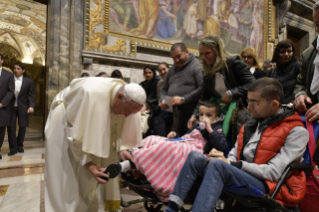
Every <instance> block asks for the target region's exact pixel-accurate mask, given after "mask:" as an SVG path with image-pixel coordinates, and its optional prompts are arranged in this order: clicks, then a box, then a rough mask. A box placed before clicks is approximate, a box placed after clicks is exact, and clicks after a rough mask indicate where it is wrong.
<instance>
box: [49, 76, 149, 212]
mask: <svg viewBox="0 0 319 212" xmlns="http://www.w3.org/2000/svg"><path fill="white" fill-rule="evenodd" d="M145 101H146V94H145V91H144V89H143V88H142V87H140V86H139V85H137V84H125V83H124V82H123V81H122V80H119V79H111V78H98V77H92V78H81V79H75V80H73V81H72V82H71V84H70V86H69V87H67V88H66V89H64V90H63V91H61V92H60V93H59V94H58V95H57V96H56V97H55V99H54V100H53V102H52V105H51V108H50V114H49V117H48V120H47V123H46V126H45V138H46V148H45V160H46V164H45V177H44V178H45V211H46V212H73V211H76V212H95V211H118V210H119V209H120V199H121V198H120V185H119V179H118V178H115V179H110V180H109V181H105V180H103V179H101V178H100V177H108V175H106V174H104V173H103V172H102V171H104V170H105V167H107V166H108V165H109V164H112V163H114V162H117V161H118V156H117V153H118V152H119V151H120V150H121V149H132V148H133V147H138V146H141V143H142V137H141V135H142V133H141V122H140V113H138V111H140V110H141V108H142V106H143V104H144V103H145Z"/></svg>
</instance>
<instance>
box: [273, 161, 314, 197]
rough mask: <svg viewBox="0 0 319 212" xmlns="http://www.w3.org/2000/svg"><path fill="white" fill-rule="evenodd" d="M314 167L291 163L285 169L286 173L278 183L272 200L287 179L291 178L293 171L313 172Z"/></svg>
mask: <svg viewBox="0 0 319 212" xmlns="http://www.w3.org/2000/svg"><path fill="white" fill-rule="evenodd" d="M312 169H313V167H312V166H311V165H309V164H306V163H296V162H294V163H291V164H289V165H288V166H287V168H286V169H285V171H284V172H283V173H282V175H281V177H280V179H279V180H278V183H277V185H276V188H275V190H274V192H273V193H272V195H271V198H274V199H275V198H276V196H277V194H278V192H279V190H280V188H281V186H282V185H283V184H284V183H285V182H286V179H287V177H288V176H289V174H290V172H291V171H293V170H302V171H306V170H312Z"/></svg>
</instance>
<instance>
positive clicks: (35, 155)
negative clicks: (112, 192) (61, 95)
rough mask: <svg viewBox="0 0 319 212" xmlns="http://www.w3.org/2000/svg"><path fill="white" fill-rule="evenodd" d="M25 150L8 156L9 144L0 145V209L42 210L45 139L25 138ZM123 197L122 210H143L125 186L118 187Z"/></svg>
mask: <svg viewBox="0 0 319 212" xmlns="http://www.w3.org/2000/svg"><path fill="white" fill-rule="evenodd" d="M24 150H25V151H24V153H18V154H16V155H14V156H11V157H9V156H8V152H9V148H8V144H7V143H6V142H5V143H4V145H3V146H2V148H1V155H2V160H0V211H1V212H13V211H14V212H29V211H30V212H31V211H32V212H43V211H44V198H43V197H44V191H43V190H44V166H45V154H44V153H45V149H44V142H36V141H32V142H25V147H24ZM121 193H122V199H123V201H124V202H125V203H130V204H128V205H129V207H126V208H124V209H123V211H124V212H145V211H146V210H145V209H144V206H143V199H142V198H141V197H140V196H138V195H137V194H135V193H134V192H133V191H130V190H128V189H127V188H122V189H121Z"/></svg>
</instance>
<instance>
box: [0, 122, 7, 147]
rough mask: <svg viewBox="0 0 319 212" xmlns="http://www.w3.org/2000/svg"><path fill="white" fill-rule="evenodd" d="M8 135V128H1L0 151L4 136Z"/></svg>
mask: <svg viewBox="0 0 319 212" xmlns="http://www.w3.org/2000/svg"><path fill="white" fill-rule="evenodd" d="M5 134H6V127H0V149H1V147H2V144H3V140H4V135H5Z"/></svg>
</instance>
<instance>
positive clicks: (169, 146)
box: [133, 129, 206, 201]
mask: <svg viewBox="0 0 319 212" xmlns="http://www.w3.org/2000/svg"><path fill="white" fill-rule="evenodd" d="M183 138H185V139H193V140H192V141H180V142H169V141H166V140H165V139H166V138H165V137H160V136H149V137H147V138H145V139H144V140H143V148H142V149H137V148H135V149H134V150H133V158H134V159H133V161H134V163H135V165H136V167H137V169H138V170H139V171H141V172H142V173H143V174H144V175H145V176H146V178H147V180H148V181H149V182H150V183H151V185H152V188H153V189H154V192H155V194H156V195H157V197H158V198H159V199H160V200H161V201H168V196H169V195H170V194H171V193H172V191H173V189H174V186H175V182H176V180H177V177H178V174H179V172H180V170H181V168H182V167H183V165H184V163H185V161H186V159H187V156H188V154H189V153H190V152H191V151H197V152H200V153H203V148H204V146H205V144H206V140H205V139H204V138H203V136H202V135H201V133H200V132H199V131H198V130H196V129H195V130H193V131H192V132H191V133H190V134H186V135H184V136H183Z"/></svg>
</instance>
